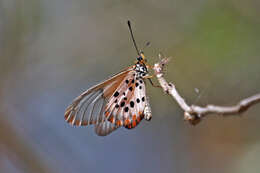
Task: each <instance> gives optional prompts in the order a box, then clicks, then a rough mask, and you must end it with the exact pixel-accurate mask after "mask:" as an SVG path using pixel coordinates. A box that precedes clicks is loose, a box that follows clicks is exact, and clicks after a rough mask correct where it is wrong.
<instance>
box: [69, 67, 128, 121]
mask: <svg viewBox="0 0 260 173" xmlns="http://www.w3.org/2000/svg"><path fill="white" fill-rule="evenodd" d="M131 71H132V69H131V68H128V69H126V70H124V71H122V72H120V73H118V74H116V75H114V76H112V77H111V78H109V79H108V80H105V81H104V82H101V83H100V84H98V85H96V86H93V87H92V88H90V89H88V90H86V91H85V92H83V93H82V94H81V95H80V96H78V97H77V98H76V99H74V101H73V102H72V103H71V105H69V106H68V107H67V109H66V111H65V120H66V121H67V122H68V123H70V124H72V125H77V126H85V125H90V124H97V123H102V122H104V121H105V120H106V119H105V115H104V106H105V104H106V103H107V100H108V99H109V98H110V97H111V95H112V94H113V93H114V91H115V90H116V88H117V87H118V85H120V83H121V81H122V80H123V79H124V78H125V77H126V75H127V74H128V73H129V72H131Z"/></svg>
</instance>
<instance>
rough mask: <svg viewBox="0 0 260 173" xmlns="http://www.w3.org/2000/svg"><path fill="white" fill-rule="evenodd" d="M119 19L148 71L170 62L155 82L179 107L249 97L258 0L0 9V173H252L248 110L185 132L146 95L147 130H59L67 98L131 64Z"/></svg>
mask: <svg viewBox="0 0 260 173" xmlns="http://www.w3.org/2000/svg"><path fill="white" fill-rule="evenodd" d="M128 19H129V20H131V21H132V27H133V30H134V34H135V37H136V40H137V43H138V45H139V47H143V46H144V45H145V43H146V42H147V41H150V42H151V46H150V47H149V48H146V49H145V54H146V56H147V57H148V60H149V62H150V64H153V63H155V62H156V61H158V58H157V55H158V53H159V52H163V53H164V55H166V56H170V57H172V58H171V62H170V63H169V65H168V68H167V75H166V78H167V79H168V80H169V81H172V82H174V83H175V84H176V86H177V88H178V90H179V92H180V93H181V94H182V95H183V97H184V98H186V100H187V102H188V103H189V104H194V103H195V104H199V105H205V104H208V103H212V104H218V105H232V104H235V103H236V102H237V101H239V100H240V99H242V98H245V97H248V96H251V95H253V94H256V93H258V92H259V91H260V68H259V67H260V1H258V0H248V1H243V0H212V1H209V0H196V1H195V0H194V1H191V0H162V1H155V0H141V1H119V0H111V1H105V0H103V1H90V0H73V1H68V0H0V100H1V102H0V114H1V115H0V169H1V172H8V173H9V172H10V173H35V172H37V173H43V172H48V173H52V172H53V173H54V172H55V173H57V172H60V173H65V172H66V173H67V172H68V173H70V172H97V173H101V172H125V173H132V172H151V173H157V172H187V173H189V172H192V173H207V172H213V173H214V172H216V173H218V172H225V173H230V172H236V173H244V172H247V173H251V172H252V173H253V172H258V171H259V169H260V165H259V159H260V133H259V130H260V126H259V124H260V116H259V113H260V105H256V106H254V107H252V108H251V109H250V110H249V111H247V112H246V113H244V114H242V116H234V117H228V118H223V117H221V116H210V117H207V118H206V119H205V120H204V121H202V123H200V124H199V125H197V126H195V127H193V126H191V125H189V124H188V123H186V122H184V121H183V111H182V110H181V109H180V108H179V107H178V105H177V104H176V103H175V101H174V100H173V99H172V98H170V97H169V96H167V95H166V94H164V93H163V92H162V90H160V89H158V88H153V87H151V86H150V85H149V84H148V86H147V88H148V91H147V93H148V95H149V97H150V101H151V106H152V111H153V119H152V121H150V122H146V121H145V120H143V122H142V123H141V124H140V125H139V126H137V127H136V128H135V129H133V130H127V129H125V128H121V129H119V130H117V131H115V132H113V133H112V134H111V135H109V136H106V137H99V136H96V135H95V133H94V132H93V127H83V128H74V127H71V126H70V125H69V124H67V123H66V122H65V121H64V110H65V108H66V107H67V106H68V104H69V103H71V101H72V100H73V99H74V98H75V97H76V96H78V95H79V94H80V93H81V92H83V91H84V90H85V89H87V88H89V87H91V86H92V85H94V84H97V83H98V82H99V81H101V80H103V79H105V78H106V77H108V76H110V75H112V74H113V73H116V72H118V71H120V70H121V69H123V68H125V67H127V66H129V65H132V64H133V62H134V60H135V58H136V52H135V49H134V47H133V44H132V42H131V40H130V35H129V31H128V28H127V24H126V21H127V20H128ZM155 82H156V80H155ZM195 88H197V89H199V93H196V92H195Z"/></svg>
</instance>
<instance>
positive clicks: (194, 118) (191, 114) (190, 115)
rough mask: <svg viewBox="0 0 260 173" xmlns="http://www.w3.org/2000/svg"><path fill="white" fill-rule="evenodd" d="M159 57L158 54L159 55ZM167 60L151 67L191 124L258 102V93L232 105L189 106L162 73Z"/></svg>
mask: <svg viewBox="0 0 260 173" xmlns="http://www.w3.org/2000/svg"><path fill="white" fill-rule="evenodd" d="M159 57H160V55H159ZM168 62H169V59H168V58H163V59H160V62H159V63H156V64H155V65H154V67H153V70H154V74H155V76H156V77H157V79H158V81H159V83H160V85H161V87H162V89H163V90H164V91H165V92H166V93H167V94H169V95H171V96H172V97H173V99H174V100H175V101H176V102H177V103H178V105H179V106H180V107H181V108H182V110H183V111H184V120H186V121H189V122H190V123H191V124H193V125H196V124H197V123H199V122H200V120H201V119H202V118H203V117H205V116H206V115H210V114H217V115H223V116H224V115H238V114H240V113H242V112H245V111H246V110H247V109H248V108H250V107H251V106H253V105H255V104H257V103H260V93H259V94H256V95H253V96H251V97H248V98H245V99H243V100H241V101H240V102H239V103H237V104H236V105H234V106H217V105H206V106H205V107H201V106H197V105H191V106H189V105H188V104H187V103H186V102H185V100H184V98H182V96H181V95H180V94H179V92H178V91H177V89H176V87H175V85H174V84H173V83H168V82H167V81H166V80H165V79H164V77H163V75H164V73H163V70H164V67H165V65H166V64H167V63H168Z"/></svg>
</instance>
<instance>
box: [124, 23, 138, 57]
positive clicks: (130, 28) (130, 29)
mask: <svg viewBox="0 0 260 173" xmlns="http://www.w3.org/2000/svg"><path fill="white" fill-rule="evenodd" d="M127 24H128V28H129V31H130V33H131V37H132V40H133V43H134V46H135V49H136V51H137V54H138V55H139V56H140V52H139V50H138V48H137V45H136V42H135V38H134V35H133V31H132V27H131V23H130V20H128V21H127Z"/></svg>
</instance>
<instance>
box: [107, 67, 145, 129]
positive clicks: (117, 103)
mask: <svg viewBox="0 0 260 173" xmlns="http://www.w3.org/2000/svg"><path fill="white" fill-rule="evenodd" d="M145 95H146V94H145V83H144V81H143V79H141V78H139V79H137V78H136V73H135V72H134V73H129V74H128V75H127V76H126V78H125V79H124V81H123V82H122V83H121V85H120V86H119V87H118V89H117V90H115V92H114V94H113V96H112V97H111V98H110V99H109V101H108V104H107V107H106V109H105V116H106V117H107V119H108V121H110V122H111V123H114V124H116V126H122V125H123V126H125V127H126V128H128V129H131V128H134V127H136V126H137V125H138V124H139V123H140V121H141V120H142V119H143V117H144V115H143V113H144V108H145V102H146V96H145Z"/></svg>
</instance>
